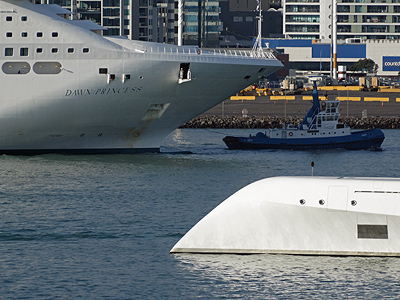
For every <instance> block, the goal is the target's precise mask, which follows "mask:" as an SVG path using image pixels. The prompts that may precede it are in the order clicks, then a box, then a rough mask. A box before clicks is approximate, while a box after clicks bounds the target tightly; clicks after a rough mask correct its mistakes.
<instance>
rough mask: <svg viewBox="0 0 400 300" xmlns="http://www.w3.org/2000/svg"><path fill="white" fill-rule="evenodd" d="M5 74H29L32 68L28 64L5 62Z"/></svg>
mask: <svg viewBox="0 0 400 300" xmlns="http://www.w3.org/2000/svg"><path fill="white" fill-rule="evenodd" d="M1 69H2V70H3V72H4V73H5V74H22V75H23V74H28V73H29V71H30V70H31V66H30V65H29V64H28V63H27V62H22V61H21V62H5V63H4V64H3V66H2V68H1Z"/></svg>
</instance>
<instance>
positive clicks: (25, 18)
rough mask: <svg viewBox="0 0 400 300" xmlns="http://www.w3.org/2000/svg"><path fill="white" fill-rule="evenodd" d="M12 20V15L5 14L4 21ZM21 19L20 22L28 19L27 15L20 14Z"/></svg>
mask: <svg viewBox="0 0 400 300" xmlns="http://www.w3.org/2000/svg"><path fill="white" fill-rule="evenodd" d="M12 20H13V17H12V16H6V21H7V22H11V21H12ZM21 21H22V22H26V21H28V17H27V16H22V17H21Z"/></svg>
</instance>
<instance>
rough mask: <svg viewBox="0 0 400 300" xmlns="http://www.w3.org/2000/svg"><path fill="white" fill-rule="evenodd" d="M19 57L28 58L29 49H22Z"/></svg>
mask: <svg viewBox="0 0 400 300" xmlns="http://www.w3.org/2000/svg"><path fill="white" fill-rule="evenodd" d="M19 55H20V56H28V48H25V47H24V48H20V49H19Z"/></svg>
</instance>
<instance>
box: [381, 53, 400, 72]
mask: <svg viewBox="0 0 400 300" xmlns="http://www.w3.org/2000/svg"><path fill="white" fill-rule="evenodd" d="M382 71H396V72H399V71H400V56H382Z"/></svg>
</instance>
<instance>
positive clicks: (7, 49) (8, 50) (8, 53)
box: [4, 48, 14, 56]
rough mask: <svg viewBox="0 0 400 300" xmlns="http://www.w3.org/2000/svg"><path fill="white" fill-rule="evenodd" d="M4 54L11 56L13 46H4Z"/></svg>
mask: <svg viewBox="0 0 400 300" xmlns="http://www.w3.org/2000/svg"><path fill="white" fill-rule="evenodd" d="M4 50H5V51H4V55H5V56H13V55H14V48H5V49H4Z"/></svg>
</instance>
